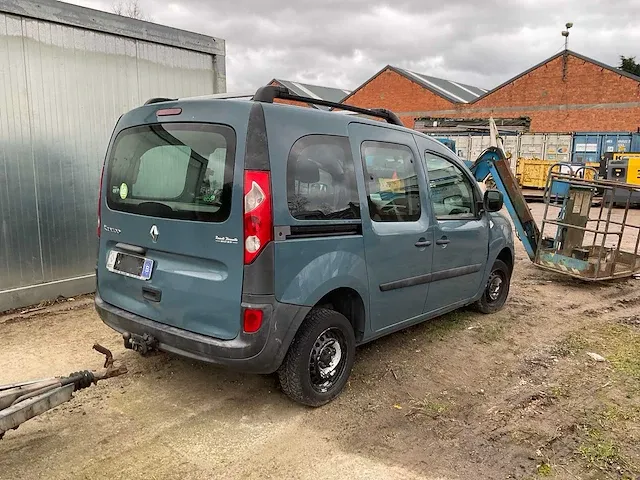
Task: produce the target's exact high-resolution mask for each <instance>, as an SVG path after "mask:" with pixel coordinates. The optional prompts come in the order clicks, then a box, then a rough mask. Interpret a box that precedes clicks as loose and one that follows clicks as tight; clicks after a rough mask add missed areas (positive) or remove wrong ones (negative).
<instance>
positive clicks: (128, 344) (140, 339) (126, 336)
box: [122, 332, 158, 355]
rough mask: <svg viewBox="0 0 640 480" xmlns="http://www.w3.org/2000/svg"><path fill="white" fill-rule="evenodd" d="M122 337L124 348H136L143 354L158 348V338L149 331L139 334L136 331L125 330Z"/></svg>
mask: <svg viewBox="0 0 640 480" xmlns="http://www.w3.org/2000/svg"><path fill="white" fill-rule="evenodd" d="M122 338H123V340H124V348H128V349H130V350H135V351H136V352H138V353H139V354H141V355H146V354H147V353H149V352H151V351H152V350H155V349H156V348H158V340H156V339H155V338H154V337H152V336H151V335H149V334H147V333H145V334H144V335H137V334H135V333H130V332H124V333H123V334H122Z"/></svg>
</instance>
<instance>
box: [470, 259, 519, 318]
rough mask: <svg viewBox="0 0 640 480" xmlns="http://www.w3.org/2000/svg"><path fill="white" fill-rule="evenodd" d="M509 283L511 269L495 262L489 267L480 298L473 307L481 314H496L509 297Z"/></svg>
mask: <svg viewBox="0 0 640 480" xmlns="http://www.w3.org/2000/svg"><path fill="white" fill-rule="evenodd" d="M510 283H511V269H510V268H509V267H508V266H507V264H506V263H504V262H503V261H502V260H496V261H495V263H494V264H493V267H491V273H490V274H489V280H488V281H487V285H486V286H485V289H484V292H482V297H481V298H480V300H478V301H477V302H476V303H475V305H474V306H475V308H476V310H478V311H480V312H482V313H496V312H497V311H499V310H502V307H504V304H505V302H506V301H507V297H508V296H509V287H510Z"/></svg>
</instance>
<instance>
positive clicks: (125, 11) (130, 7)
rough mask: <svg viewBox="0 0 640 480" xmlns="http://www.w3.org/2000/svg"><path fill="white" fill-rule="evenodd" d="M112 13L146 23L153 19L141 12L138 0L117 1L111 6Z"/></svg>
mask: <svg viewBox="0 0 640 480" xmlns="http://www.w3.org/2000/svg"><path fill="white" fill-rule="evenodd" d="M112 10H113V13H115V14H116V15H122V16H123V17H130V18H136V19H138V20H144V21H147V22H150V21H152V20H153V19H152V18H151V17H150V16H148V15H147V14H146V13H144V11H143V10H142V7H141V6H140V4H139V3H138V0H118V1H117V2H116V3H114V4H113V7H112Z"/></svg>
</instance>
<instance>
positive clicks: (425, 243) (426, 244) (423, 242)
mask: <svg viewBox="0 0 640 480" xmlns="http://www.w3.org/2000/svg"><path fill="white" fill-rule="evenodd" d="M430 246H431V240H427V239H426V238H421V239H420V240H418V241H417V242H416V247H418V248H424V247H430Z"/></svg>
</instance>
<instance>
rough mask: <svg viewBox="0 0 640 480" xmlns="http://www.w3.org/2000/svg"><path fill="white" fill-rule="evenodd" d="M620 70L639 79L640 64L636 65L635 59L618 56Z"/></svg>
mask: <svg viewBox="0 0 640 480" xmlns="http://www.w3.org/2000/svg"><path fill="white" fill-rule="evenodd" d="M619 68H620V70H623V71H625V72H627V73H632V74H633V75H638V76H639V77H640V63H636V57H625V56H624V55H620V67H619Z"/></svg>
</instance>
